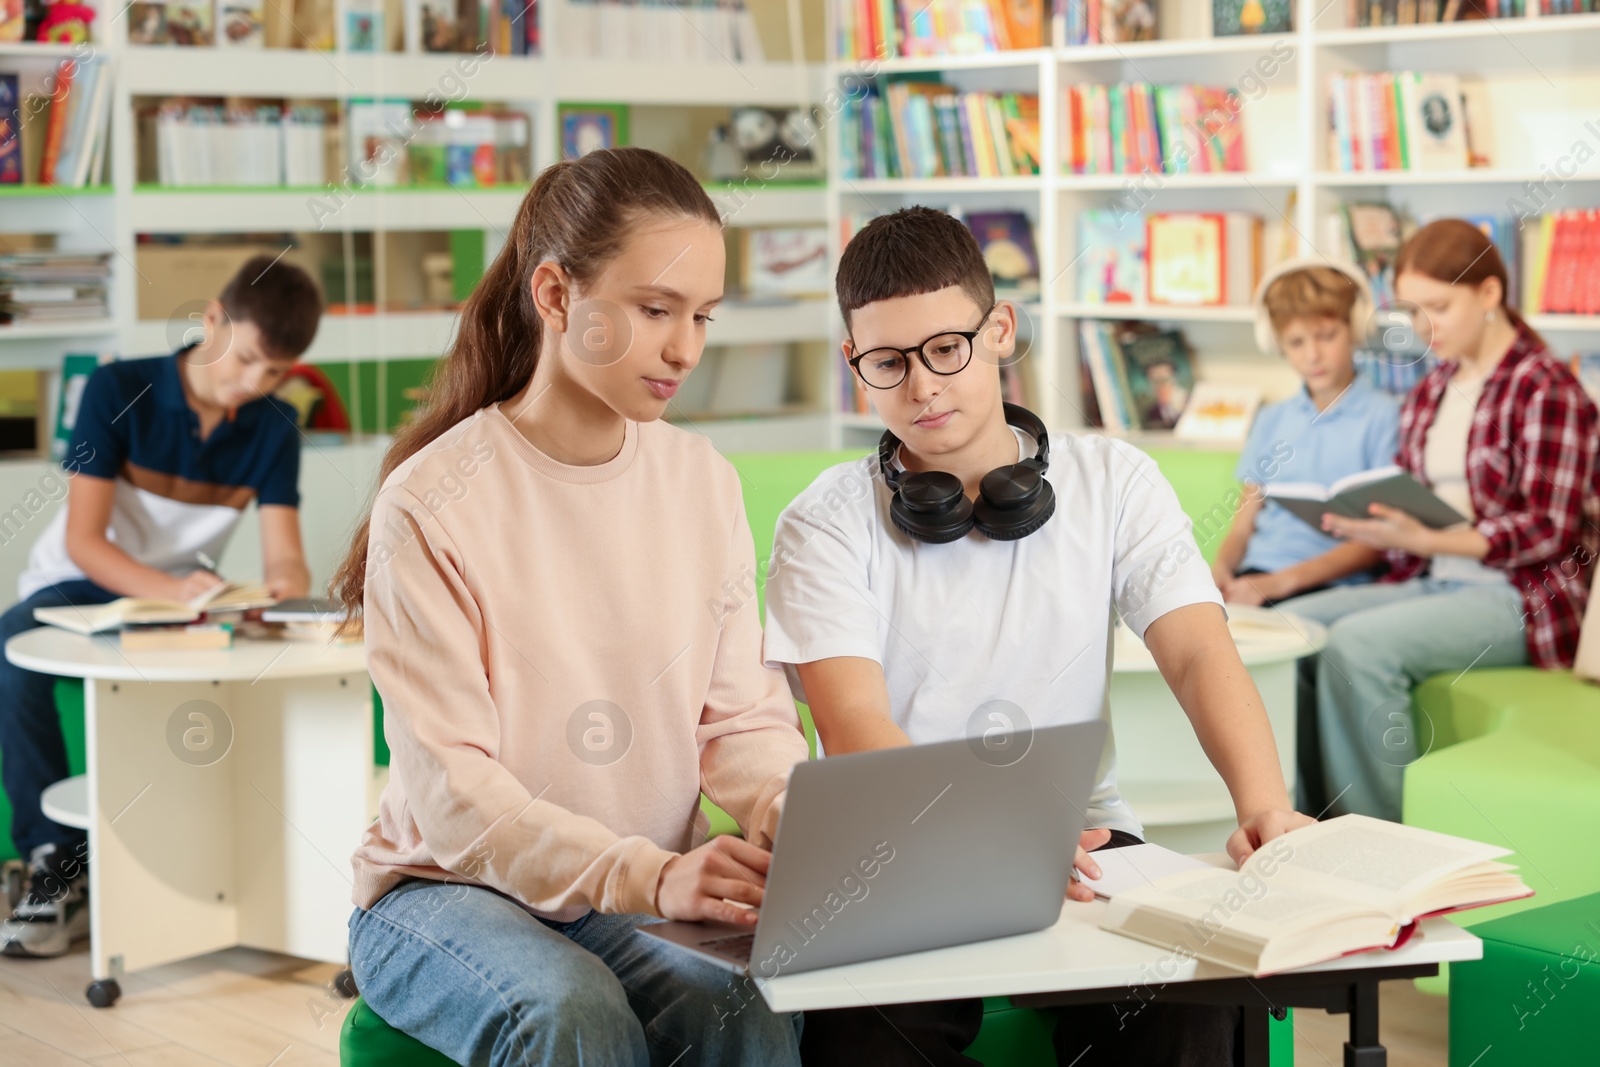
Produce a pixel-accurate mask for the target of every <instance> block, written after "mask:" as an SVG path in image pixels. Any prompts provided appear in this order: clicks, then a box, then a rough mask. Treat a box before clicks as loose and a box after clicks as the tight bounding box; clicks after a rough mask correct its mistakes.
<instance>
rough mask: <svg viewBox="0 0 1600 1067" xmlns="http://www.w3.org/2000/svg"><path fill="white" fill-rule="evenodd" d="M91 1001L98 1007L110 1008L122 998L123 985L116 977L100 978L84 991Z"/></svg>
mask: <svg viewBox="0 0 1600 1067" xmlns="http://www.w3.org/2000/svg"><path fill="white" fill-rule="evenodd" d="M83 995H84V996H86V997H88V998H89V1003H90V1004H92V1005H94V1006H95V1007H97V1008H109V1007H111V1005H113V1004H115V1003H116V1002H117V1001H119V1000H121V999H122V987H121V986H120V985H118V984H117V980H116V979H115V978H98V979H96V980H95V981H93V982H90V983H89V988H88V989H85V990H84V991H83Z"/></svg>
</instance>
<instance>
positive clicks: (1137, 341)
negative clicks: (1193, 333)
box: [1119, 329, 1194, 430]
mask: <svg viewBox="0 0 1600 1067" xmlns="http://www.w3.org/2000/svg"><path fill="white" fill-rule="evenodd" d="M1119 347H1120V349H1121V352H1122V365H1123V368H1124V371H1125V376H1126V379H1127V383H1128V397H1129V400H1130V408H1131V409H1132V412H1133V415H1134V417H1135V419H1137V421H1138V428H1139V429H1141V430H1170V429H1172V428H1173V427H1174V426H1176V425H1177V423H1178V418H1179V416H1181V415H1182V414H1183V410H1184V407H1185V406H1186V405H1187V404H1188V402H1189V395H1190V391H1191V390H1192V389H1193V388H1194V367H1193V365H1192V364H1191V363H1190V360H1189V346H1188V344H1187V343H1185V341H1184V339H1183V334H1181V333H1178V332H1177V331H1176V330H1155V329H1141V330H1131V331H1127V332H1125V333H1124V334H1123V335H1122V337H1121V338H1120V339H1119Z"/></svg>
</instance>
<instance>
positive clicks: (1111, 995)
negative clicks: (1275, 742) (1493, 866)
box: [756, 901, 1483, 1067]
mask: <svg viewBox="0 0 1600 1067" xmlns="http://www.w3.org/2000/svg"><path fill="white" fill-rule="evenodd" d="M1106 907H1107V905H1106V904H1105V902H1104V901H1095V902H1094V903H1092V904H1083V903H1078V902H1076V901H1069V902H1067V903H1065V904H1064V906H1063V907H1062V910H1061V918H1060V919H1058V920H1057V921H1056V924H1055V925H1054V926H1052V927H1049V928H1048V929H1045V930H1040V931H1037V932H1035V933H1031V934H1019V935H1017V936H1015V937H1003V938H998V939H996V940H992V941H979V942H975V943H973V944H970V945H956V946H954V947H952V948H942V949H935V950H934V951H932V952H917V953H913V954H911V955H906V956H896V957H893V958H890V959H883V960H872V961H870V962H868V963H855V964H850V965H849V966H845V967H829V968H825V969H823V970H818V971H807V972H803V973H801V974H790V975H779V976H778V977H777V978H772V979H758V980H757V982H756V984H757V986H758V987H759V988H760V990H761V996H762V998H763V999H764V1000H765V1001H766V1002H767V1004H768V1006H770V1007H771V1008H772V1010H774V1011H816V1010H820V1009H825V1008H855V1007H861V1006H863V1005H868V1004H901V1003H911V1002H917V1001H928V1000H952V999H959V998H971V997H995V996H1009V997H1011V998H1012V1001H1013V1003H1017V1004H1022V1005H1027V1006H1035V1007H1048V1006H1050V1005H1053V1004H1065V1003H1109V1002H1116V1001H1121V1000H1127V1001H1143V1002H1148V1001H1150V1000H1151V999H1152V998H1155V999H1160V1000H1163V1001H1171V1002H1174V1003H1176V1002H1202V1003H1229V1004H1240V1005H1244V1006H1245V1007H1247V1008H1250V1007H1252V1006H1253V1007H1254V1008H1256V1009H1265V1008H1268V1007H1271V1008H1273V1009H1279V1008H1288V1007H1296V1006H1315V1007H1321V1008H1325V1009H1327V1010H1329V1011H1341V1012H1342V1011H1348V1012H1350V1030H1351V1046H1354V1052H1355V1055H1354V1057H1353V1058H1352V1054H1351V1052H1352V1049H1351V1046H1347V1048H1346V1058H1345V1062H1346V1064H1347V1065H1352V1067H1354V1065H1359V1067H1382V1065H1383V1064H1384V1062H1385V1061H1384V1057H1383V1048H1382V1046H1381V1045H1380V1044H1379V1043H1378V1037H1377V1033H1378V1022H1377V1011H1378V1003H1377V983H1378V982H1379V981H1382V980H1384V979H1388V978H1413V977H1418V976H1421V975H1425V974H1434V973H1437V970H1438V965H1439V964H1440V963H1444V962H1456V961H1460V960H1475V959H1480V958H1481V957H1482V956H1483V943H1482V942H1481V941H1479V940H1478V938H1477V937H1475V936H1473V935H1472V934H1469V933H1467V932H1466V931H1465V930H1463V929H1461V928H1460V927H1459V926H1456V925H1455V924H1454V923H1452V922H1450V921H1449V920H1448V919H1429V920H1428V921H1426V922H1425V923H1423V924H1422V926H1421V928H1420V929H1419V930H1418V931H1417V933H1416V935H1414V936H1413V937H1412V938H1411V940H1410V941H1409V942H1407V943H1406V944H1405V945H1403V946H1401V947H1400V948H1398V949H1395V950H1394V951H1392V952H1388V951H1381V952H1368V953H1363V954H1361V955H1357V956H1346V957H1344V958H1342V959H1338V960H1333V961H1331V962H1329V963H1324V964H1320V965H1318V966H1317V967H1307V968H1302V969H1300V970H1297V971H1288V972H1285V973H1283V974H1280V975H1273V976H1270V977H1267V978H1241V977H1240V976H1239V973H1238V972H1237V971H1231V970H1228V969H1226V968H1223V967H1218V966H1216V965H1215V964H1210V963H1202V962H1199V961H1197V960H1195V959H1193V958H1184V957H1182V956H1180V955H1178V954H1177V953H1175V952H1172V951H1168V950H1163V949H1160V948H1157V947H1156V946H1154V945H1147V944H1145V943H1143V942H1141V941H1135V940H1133V939H1132V938H1128V937H1123V936H1121V935H1120V934H1113V933H1108V932H1107V931H1105V930H1102V929H1100V927H1099V925H1098V924H1099V921H1100V917H1101V916H1102V915H1103V914H1105V909H1106ZM1246 1023H1247V1025H1246V1046H1247V1048H1246V1063H1247V1064H1249V1065H1251V1067H1254V1065H1255V1064H1258V1063H1259V1064H1263V1065H1264V1064H1265V1063H1266V1060H1265V1059H1264V1058H1263V1057H1264V1056H1265V1045H1266V1040H1267V1012H1266V1011H1265V1010H1256V1011H1254V1012H1247V1016H1246Z"/></svg>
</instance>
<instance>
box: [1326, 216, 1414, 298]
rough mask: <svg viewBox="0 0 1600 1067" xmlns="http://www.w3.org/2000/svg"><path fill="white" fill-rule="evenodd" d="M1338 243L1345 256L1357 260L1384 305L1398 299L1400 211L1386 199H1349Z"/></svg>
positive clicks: (1374, 294) (1373, 290)
mask: <svg viewBox="0 0 1600 1067" xmlns="http://www.w3.org/2000/svg"><path fill="white" fill-rule="evenodd" d="M1338 217H1339V220H1340V222H1341V226H1340V229H1339V233H1338V238H1339V241H1338V244H1339V246H1340V247H1342V248H1343V249H1344V250H1345V255H1344V257H1343V258H1345V259H1347V260H1349V261H1351V262H1354V263H1356V264H1357V265H1359V266H1360V267H1361V270H1362V272H1363V273H1365V274H1366V276H1367V281H1368V282H1369V284H1371V286H1372V298H1373V300H1375V301H1377V303H1378V304H1379V305H1380V306H1385V305H1388V304H1390V303H1392V302H1393V300H1394V262H1395V257H1396V256H1398V255H1399V254H1400V244H1401V242H1402V240H1403V239H1404V236H1405V234H1404V231H1403V228H1402V226H1401V222H1400V215H1399V213H1398V212H1396V211H1395V209H1394V208H1393V207H1392V206H1390V205H1389V204H1387V203H1384V202H1382V201H1349V202H1346V203H1344V204H1342V205H1340V207H1339V212H1338Z"/></svg>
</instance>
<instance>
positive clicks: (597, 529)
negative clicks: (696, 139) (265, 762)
mask: <svg viewBox="0 0 1600 1067" xmlns="http://www.w3.org/2000/svg"><path fill="white" fill-rule="evenodd" d="M723 268H724V262H723V238H722V228H721V220H720V219H719V217H718V214H717V210H716V208H715V207H714V206H713V204H712V203H711V200H710V199H709V198H708V197H707V196H706V194H705V191H704V190H703V189H702V188H701V187H700V185H699V183H698V182H696V181H695V179H694V178H693V177H692V176H691V175H690V174H689V172H688V171H687V170H685V169H684V168H683V167H681V166H679V165H678V164H676V163H674V162H672V161H671V160H668V159H667V158H665V157H664V156H661V155H659V154H657V153H655V152H650V151H647V150H644V149H637V148H620V149H611V150H605V151H597V152H592V153H590V154H588V155H586V156H584V157H583V158H581V159H578V160H574V161H571V162H564V163H558V164H556V165H555V166H553V167H551V168H549V169H548V170H546V171H544V172H543V173H542V174H541V175H540V176H539V179H538V180H537V181H536V182H535V183H534V185H533V188H532V189H531V190H529V192H528V195H527V197H526V198H525V199H524V200H523V202H522V206H521V207H520V208H519V209H518V212H517V218H516V222H515V223H514V224H513V227H512V231H511V234H510V236H509V239H508V240H507V242H506V245H505V248H504V250H503V251H502V252H501V253H500V255H499V256H498V257H497V258H496V260H495V262H494V264H493V266H492V267H490V269H489V271H488V273H487V274H486V275H485V276H484V279H483V281H482V282H481V283H480V284H479V286H478V288H477V289H476V290H475V291H474V292H473V294H472V296H471V297H470V298H469V299H468V301H467V303H466V305H465V307H464V308H463V309H462V314H461V324H460V329H459V333H458V335H457V337H456V340H455V342H454V344H453V345H452V346H451V349H450V351H449V353H448V355H447V356H446V357H445V359H444V361H443V363H442V364H441V366H440V368H439V370H438V372H437V375H436V377H435V380H434V382H433V384H432V388H431V390H430V395H429V401H428V405H427V407H426V409H425V410H424V411H422V412H421V413H420V414H419V417H418V419H417V421H416V422H414V423H413V424H411V425H410V426H408V427H407V428H406V429H404V430H403V431H402V432H401V433H400V434H399V435H398V437H397V438H396V440H395V443H394V445H393V447H392V448H391V449H390V451H389V454H388V455H387V456H386V457H385V459H384V464H383V471H382V479H381V483H382V488H381V489H380V490H379V493H378V496H377V499H376V501H375V502H374V504H373V509H372V515H371V518H370V520H369V522H368V524H367V525H366V526H364V527H363V528H362V529H361V530H360V531H359V532H358V533H357V535H356V538H355V541H354V544H353V545H352V547H351V550H350V554H349V557H348V559H347V560H346V561H345V564H344V566H343V568H342V569H341V571H340V573H339V575H338V576H337V578H336V579H335V586H336V588H337V590H338V592H339V594H340V596H341V598H342V599H343V601H344V602H345V604H346V605H347V606H348V607H349V608H350V609H351V610H352V613H354V612H355V611H357V610H360V611H361V612H362V613H363V617H364V626H365V638H366V645H367V658H368V666H369V669H370V671H371V673H372V677H373V680H374V682H375V683H376V684H377V687H378V690H379V692H380V693H382V695H383V701H384V709H385V714H386V718H385V724H384V730H385V736H386V737H387V739H388V743H389V747H390V749H391V751H392V753H393V757H392V759H393V761H392V763H391V765H390V777H389V784H388V786H387V788H386V789H385V790H384V793H383V799H382V802H381V804H380V812H379V816H378V819H377V821H376V822H375V823H374V824H373V825H372V826H371V827H370V828H369V829H368V830H367V832H366V835H365V837H364V839H363V840H362V842H361V846H360V847H359V848H358V849H357V850H356V853H355V856H354V861H353V862H354V867H355V895H354V899H355V903H356V904H357V908H356V910H355V913H354V914H353V915H352V916H351V920H350V961H351V969H352V970H353V971H354V974H355V979H356V983H357V985H358V986H359V987H360V989H361V992H362V995H363V996H364V997H365V998H366V1000H367V1002H368V1003H369V1004H370V1005H371V1007H372V1008H373V1010H375V1011H376V1012H377V1013H378V1014H379V1015H380V1016H382V1017H383V1018H384V1019H385V1020H387V1021H388V1022H389V1023H390V1024H391V1025H393V1026H395V1027H397V1028H399V1029H401V1030H403V1031H405V1032H407V1033H409V1034H411V1035H412V1036H414V1037H416V1038H418V1039H419V1040H421V1041H422V1042H423V1043H425V1044H427V1045H430V1046H432V1047H433V1048H436V1049H438V1050H440V1051H441V1052H443V1053H445V1054H446V1055H448V1056H449V1057H451V1058H452V1059H454V1060H456V1061H457V1062H459V1063H462V1064H492V1065H496V1067H502V1065H504V1067H510V1065H513V1064H515V1065H519V1067H520V1065H524V1064H574V1063H599V1064H637V1065H641V1067H642V1065H645V1064H657V1065H660V1067H666V1065H668V1064H672V1063H678V1062H680V1058H682V1059H681V1062H682V1063H690V1062H693V1063H699V1064H719V1063H723V1064H733V1063H752V1064H755V1063H759V1064H764V1065H772V1064H777V1065H785V1064H798V1062H799V1059H798V1054H797V1051H796V1033H797V1030H798V1027H799V1018H798V1016H796V1017H790V1016H775V1015H773V1014H772V1013H770V1012H769V1011H768V1010H767V1009H766V1007H765V1006H764V1005H763V1004H762V1003H761V1001H760V999H759V998H758V997H754V996H753V991H752V990H750V989H747V988H745V983H742V982H736V981H735V980H734V979H733V978H732V977H731V976H730V975H728V974H727V973H726V972H724V971H721V970H718V969H717V968H715V967H713V966H711V965H710V964H704V963H701V962H699V961H698V960H696V959H694V958H693V957H690V956H688V955H686V954H681V953H679V952H677V950H674V949H672V948H671V947H668V946H660V945H658V944H656V943H653V942H652V941H651V940H650V939H646V938H641V937H638V936H636V935H635V933H634V928H635V927H636V926H638V925H640V924H641V923H647V922H652V921H655V919H656V918H657V917H666V918H673V919H724V920H729V921H738V922H746V923H753V922H754V921H755V917H754V913H753V912H750V911H747V910H745V909H742V908H739V907H736V906H735V905H732V904H730V903H728V901H730V900H731V901H738V902H741V903H743V904H748V905H759V904H760V903H761V897H762V887H763V885H764V876H765V872H766V869H767V862H768V852H767V851H766V850H767V849H768V848H770V846H771V839H772V836H773V834H774V833H775V831H776V827H777V815H778V803H779V799H780V797H781V795H782V792H783V789H784V786H785V783H786V781H787V777H788V771H789V768H790V767H791V766H793V765H794V764H795V763H796V762H797V761H799V760H802V759H804V758H805V756H806V746H805V741H804V738H803V737H802V735H801V733H800V729H799V723H798V720H797V718H796V715H795V710H794V705H793V703H792V701H791V700H790V697H789V692H788V689H787V687H786V685H785V684H784V680H783V676H782V675H781V674H780V673H779V672H778V671H776V670H773V669H769V668H766V667H763V666H762V664H761V631H760V624H759V617H758V613H757V612H756V611H755V610H754V608H753V606H752V605H747V604H745V603H744V601H745V599H746V598H745V597H744V594H743V592H742V589H743V588H745V587H747V585H748V583H749V581H750V580H751V578H752V576H753V575H754V574H755V558H754V549H753V546H752V542H751V537H750V531H749V529H748V527H747V525H746V522H745V515H744V507H743V502H742V499H741V495H740V489H739V479H738V476H737V475H736V474H735V472H734V470H733V468H732V467H731V466H729V465H728V463H727V462H726V461H725V460H723V459H722V458H721V457H720V456H718V455H717V453H716V451H715V450H714V449H713V448H712V447H711V445H710V444H709V443H708V442H707V441H706V440H705V438H703V437H701V436H699V435H698V434H695V433H693V432H690V431H687V430H681V429H678V428H676V427H673V426H669V425H667V424H665V423H662V422H660V421H659V420H660V419H661V417H662V415H663V414H665V413H667V412H668V410H669V409H670V408H671V407H672V396H673V393H674V392H675V391H676V390H677V387H678V385H679V384H680V383H681V382H682V381H683V379H684V378H685V377H686V376H687V375H688V374H689V372H690V371H692V370H693V369H694V367H695V364H696V363H697V362H698V361H699V359H700V353H701V351H702V349H703V348H704V346H705V324H706V322H707V321H708V318H709V316H710V313H711V312H712V310H713V309H714V308H715V306H716V304H717V302H718V301H719V300H720V299H721V298H722V281H723ZM702 789H704V791H705V792H706V793H707V794H708V795H709V796H711V797H712V799H713V800H715V801H716V802H717V803H718V804H719V805H721V806H722V807H723V808H724V809H725V810H727V811H728V812H729V813H730V814H732V815H733V816H734V818H735V819H737V820H738V822H739V824H740V826H741V827H743V829H744V832H745V837H746V839H747V840H739V839H737V838H729V837H719V838H717V839H716V840H714V841H712V842H710V843H705V837H704V823H703V820H702V819H701V818H700V816H699V799H700V793H701V790H702Z"/></svg>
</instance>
